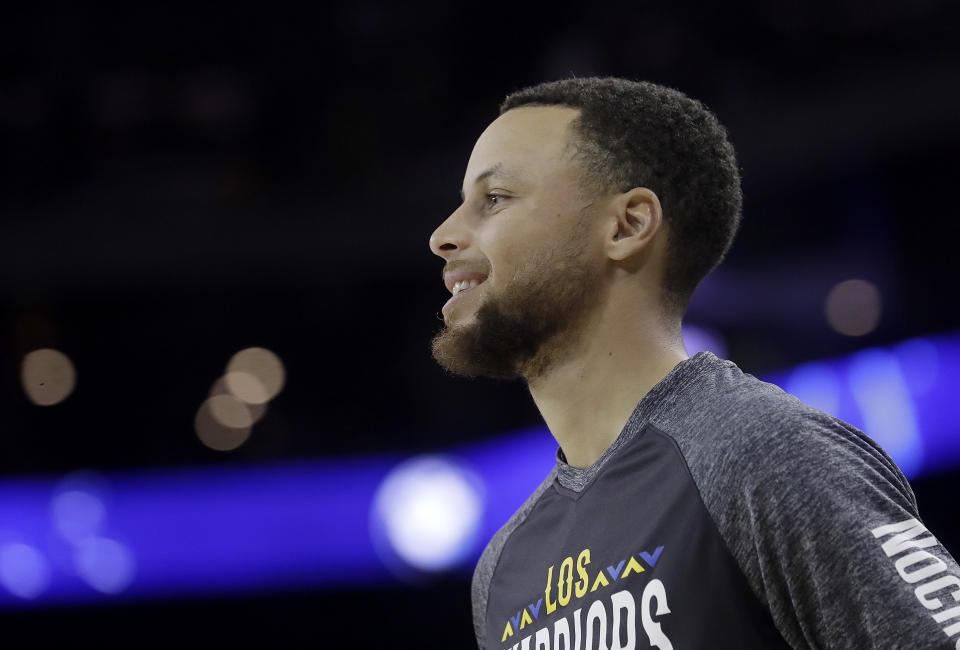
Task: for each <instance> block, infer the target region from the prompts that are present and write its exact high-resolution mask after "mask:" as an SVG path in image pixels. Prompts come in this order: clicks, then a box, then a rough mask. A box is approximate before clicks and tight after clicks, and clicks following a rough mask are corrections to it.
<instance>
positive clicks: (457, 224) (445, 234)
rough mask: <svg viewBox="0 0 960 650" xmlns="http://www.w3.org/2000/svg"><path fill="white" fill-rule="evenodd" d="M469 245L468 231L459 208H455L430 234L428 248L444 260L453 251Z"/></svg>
mask: <svg viewBox="0 0 960 650" xmlns="http://www.w3.org/2000/svg"><path fill="white" fill-rule="evenodd" d="M461 207H462V206H461ZM469 245H470V233H469V230H468V228H467V227H466V224H465V223H464V219H462V218H461V215H460V209H457V210H455V211H454V212H453V214H451V215H450V216H449V217H447V218H446V220H445V221H444V222H443V223H441V224H440V225H439V226H437V229H436V230H434V231H433V234H432V235H430V250H431V251H433V254H434V255H439V256H440V257H442V258H443V259H445V260H449V259H450V258H451V257H452V256H453V254H454V253H456V252H457V251H462V250H464V249H466V248H467V246H469Z"/></svg>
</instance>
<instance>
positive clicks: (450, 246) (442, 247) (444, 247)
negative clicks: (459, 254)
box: [440, 242, 457, 251]
mask: <svg viewBox="0 0 960 650" xmlns="http://www.w3.org/2000/svg"><path fill="white" fill-rule="evenodd" d="M440 250H442V251H455V250H457V246H456V244H451V243H449V242H448V243H446V244H441V245H440Z"/></svg>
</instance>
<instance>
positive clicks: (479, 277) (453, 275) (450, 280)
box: [443, 269, 487, 293]
mask: <svg viewBox="0 0 960 650" xmlns="http://www.w3.org/2000/svg"><path fill="white" fill-rule="evenodd" d="M486 279H487V274H486V273H481V272H479V271H470V270H467V269H463V270H460V271H450V272H448V273H444V274H443V283H444V284H445V285H446V287H447V290H448V291H449V292H450V293H453V290H454V287H456V285H457V284H461V287H460V288H461V289H462V288H463V285H462V283H474V282H475V283H476V284H478V285H479V284H481V283H482V282H483V281H484V280H486Z"/></svg>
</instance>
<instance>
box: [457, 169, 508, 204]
mask: <svg viewBox="0 0 960 650" xmlns="http://www.w3.org/2000/svg"><path fill="white" fill-rule="evenodd" d="M491 177H496V178H507V179H512V178H516V177H517V174H516V173H515V172H512V171H510V170H509V169H507V168H506V167H504V166H503V163H499V162H498V163H497V164H496V165H491V166H490V167H488V168H487V169H485V170H484V171H482V172H480V173H479V174H477V177H476V178H475V179H473V184H474V185H476V184H477V183H479V182H480V181H482V180H485V179H487V178H491ZM460 200H461V201H465V200H466V197H465V196H464V194H463V190H460Z"/></svg>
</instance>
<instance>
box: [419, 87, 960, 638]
mask: <svg viewBox="0 0 960 650" xmlns="http://www.w3.org/2000/svg"><path fill="white" fill-rule="evenodd" d="M740 206H741V194H740V179H739V174H738V171H737V166H736V162H735V158H734V152H733V148H732V147H731V145H730V144H729V142H728V141H727V137H726V132H725V130H724V129H723V127H722V126H720V124H719V123H718V122H717V120H716V118H715V117H714V116H713V115H712V114H711V113H710V112H709V111H708V110H707V109H706V108H705V107H704V106H703V105H702V104H700V103H699V102H697V101H694V100H692V99H690V98H688V97H686V96H685V95H683V94H681V93H679V92H677V91H675V90H671V89H668V88H664V87H661V86H657V85H654V84H650V83H635V82H630V81H625V80H621V79H610V78H607V79H568V80H563V81H558V82H553V83H546V84H541V85H539V86H534V87H532V88H527V89H524V90H521V91H519V92H517V93H514V94H512V95H510V96H508V97H507V98H506V100H505V101H504V103H503V105H502V106H501V111H500V116H499V117H498V118H497V119H496V120H495V121H494V122H493V123H492V124H490V125H489V126H488V127H487V129H486V130H485V131H484V132H483V133H482V134H481V136H480V138H479V139H478V140H477V143H476V145H475V147H474V149H473V152H472V154H471V156H470V160H469V162H468V163H467V170H466V176H465V179H464V185H463V203H462V204H461V205H460V207H458V208H457V209H456V211H454V212H453V214H451V215H450V216H449V217H448V218H447V219H446V221H444V222H443V223H442V224H441V225H440V227H438V228H437V230H436V231H435V232H434V233H433V235H432V237H431V238H430V247H431V249H432V250H433V252H434V253H436V254H437V255H439V256H440V257H442V258H443V259H444V260H445V262H446V265H445V267H444V271H443V276H444V281H445V283H446V286H447V288H448V289H450V290H451V292H452V293H453V297H451V298H450V300H449V301H448V302H447V303H446V304H445V305H444V306H443V310H442V311H443V318H444V323H445V327H444V328H443V329H442V330H441V332H440V333H439V334H438V335H437V336H436V338H435V339H434V341H433V353H434V356H435V358H436V359H437V360H438V362H439V363H440V364H441V365H443V366H444V367H445V368H447V369H448V370H450V371H451V372H454V373H457V374H461V375H466V376H477V375H484V376H490V377H503V378H511V377H520V378H522V379H523V380H525V381H526V383H527V384H528V386H529V389H530V393H531V395H532V396H533V399H534V401H535V402H536V404H537V407H538V408H539V409H540V412H541V413H542V414H543V418H544V420H545V421H546V423H547V425H548V427H549V428H550V431H551V432H552V433H553V435H554V437H555V438H556V439H557V442H558V443H559V446H560V448H559V450H558V452H557V464H556V467H555V468H554V470H553V471H552V472H551V473H550V475H549V476H547V478H546V479H545V480H544V482H543V484H542V485H541V486H540V487H539V488H538V489H537V490H536V491H535V492H534V494H533V495H532V496H531V497H530V498H529V499H528V500H527V502H526V503H524V504H523V505H522V506H521V507H520V509H519V510H518V511H517V512H516V513H515V514H514V515H513V517H512V518H511V519H510V520H509V521H508V522H507V523H506V524H505V525H504V526H503V528H502V529H501V530H500V531H499V532H498V533H497V535H496V536H495V537H494V538H493V540H491V542H490V543H489V545H488V546H487V548H486V550H485V551H484V554H483V556H482V557H481V559H480V562H479V563H478V565H477V568H476V571H475V574H474V582H473V607H474V622H475V631H476V636H477V640H478V643H479V645H480V647H481V648H484V649H487V648H489V649H493V648H514V649H519V650H546V649H554V650H560V649H563V650H574V649H576V650H592V649H594V648H603V649H610V650H612V649H625V648H631V649H632V648H648V647H655V648H661V649H664V650H669V649H670V648H788V647H793V648H934V647H944V648H947V647H949V648H954V647H955V648H960V640H958V639H960V568H958V566H957V563H956V561H955V560H954V559H953V558H951V557H950V555H949V554H948V553H947V551H946V550H945V549H944V548H943V547H942V546H940V545H939V543H938V542H937V540H936V539H935V538H934V537H933V536H932V535H931V534H930V533H929V531H927V529H926V528H925V527H924V526H923V524H922V523H920V520H919V516H918V514H917V507H916V502H915V499H914V496H913V493H912V491H911V489H910V487H909V485H908V484H907V481H906V479H905V478H904V477H903V475H902V474H901V472H900V471H899V469H898V468H897V467H896V465H894V463H893V461H892V460H890V458H889V457H888V456H887V455H886V454H885V453H884V452H883V451H882V450H881V449H880V448H879V447H877V445H876V444H875V443H873V442H872V441H871V440H870V439H869V438H867V437H866V436H865V435H864V434H863V433H861V432H860V431H858V430H857V429H855V428H854V427H852V426H850V425H849V424H847V423H845V422H842V421H840V420H837V419H836V418H834V417H831V416H829V415H827V414H825V413H823V412H820V411H817V410H816V409H813V408H811V407H808V406H806V405H804V404H802V403H801V402H799V401H798V400H797V399H796V398H795V397H793V396H791V395H788V394H786V393H784V392H783V391H781V390H780V389H779V388H777V387H776V386H773V385H771V384H766V383H763V382H760V381H759V380H757V379H755V378H754V377H752V376H750V375H747V374H744V373H743V372H741V371H740V369H739V368H737V366H735V365H734V364H733V363H731V362H729V361H724V360H721V359H718V358H717V357H715V356H714V355H712V354H710V353H708V352H701V353H700V354H697V355H696V356H694V357H693V358H688V357H687V354H686V352H685V350H684V346H683V342H682V340H681V336H680V322H681V318H682V316H683V312H684V310H685V308H686V304H687V302H688V300H689V298H690V295H691V294H692V293H693V290H694V288H695V287H696V286H697V284H698V283H699V282H700V280H702V279H703V277H704V276H705V275H706V274H707V273H709V272H710V271H711V270H712V269H713V268H714V267H715V266H716V265H717V264H718V263H719V262H720V260H721V259H722V258H723V256H724V254H725V253H726V251H727V249H728V248H729V246H730V243H731V241H732V239H733V235H734V233H735V231H736V228H737V224H738V222H739V218H740Z"/></svg>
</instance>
